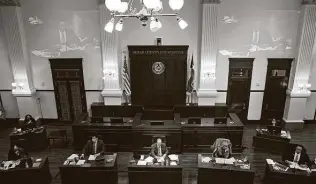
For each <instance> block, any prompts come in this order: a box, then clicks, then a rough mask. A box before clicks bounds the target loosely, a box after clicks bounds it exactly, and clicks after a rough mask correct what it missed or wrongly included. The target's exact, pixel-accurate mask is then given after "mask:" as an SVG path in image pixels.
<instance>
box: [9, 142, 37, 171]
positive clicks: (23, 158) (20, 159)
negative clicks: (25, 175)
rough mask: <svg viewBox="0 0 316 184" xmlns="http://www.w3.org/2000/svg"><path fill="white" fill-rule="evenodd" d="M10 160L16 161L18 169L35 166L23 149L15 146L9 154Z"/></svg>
mask: <svg viewBox="0 0 316 184" xmlns="http://www.w3.org/2000/svg"><path fill="white" fill-rule="evenodd" d="M8 160H10V161H16V167H17V168H30V167H32V166H33V160H32V158H30V157H29V156H28V153H27V152H25V151H24V149H23V148H21V147H18V146H17V145H14V146H13V147H12V148H11V149H10V150H9V153H8Z"/></svg>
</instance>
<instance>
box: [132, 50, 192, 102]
mask: <svg viewBox="0 0 316 184" xmlns="http://www.w3.org/2000/svg"><path fill="white" fill-rule="evenodd" d="M128 49H129V56H130V66H131V67H130V68H131V89H132V104H134V105H145V106H150V107H160V106H172V107H173V106H174V105H184V104H185V99H186V73H187V50H188V46H129V47H128Z"/></svg>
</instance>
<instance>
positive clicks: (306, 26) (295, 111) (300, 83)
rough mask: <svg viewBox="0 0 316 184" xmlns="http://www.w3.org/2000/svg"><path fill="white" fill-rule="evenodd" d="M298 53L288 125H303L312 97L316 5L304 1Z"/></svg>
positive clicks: (289, 93) (286, 117) (287, 105)
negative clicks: (311, 76) (308, 102)
mask: <svg viewBox="0 0 316 184" xmlns="http://www.w3.org/2000/svg"><path fill="white" fill-rule="evenodd" d="M300 16H301V17H300V22H301V26H300V30H299V36H298V38H299V40H298V52H297V57H296V60H295V61H294V63H293V64H292V73H291V77H290V81H289V90H288V91H287V99H286V103H285V109H284V116H283V119H284V121H286V122H287V123H303V120H304V115H305V108H306V102H307V98H308V97H310V95H311V91H310V87H311V86H310V84H309V76H310V71H311V66H312V63H313V55H315V54H316V53H315V50H316V24H315V22H316V3H315V1H307V0H306V1H303V2H302V11H301V15H300Z"/></svg>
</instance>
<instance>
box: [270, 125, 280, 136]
mask: <svg viewBox="0 0 316 184" xmlns="http://www.w3.org/2000/svg"><path fill="white" fill-rule="evenodd" d="M267 128H268V131H269V132H270V134H272V135H279V134H281V127H279V126H272V125H268V127H267Z"/></svg>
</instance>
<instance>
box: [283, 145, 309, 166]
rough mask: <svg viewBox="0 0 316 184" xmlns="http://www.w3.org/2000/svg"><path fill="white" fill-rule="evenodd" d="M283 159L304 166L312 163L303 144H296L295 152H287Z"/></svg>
mask: <svg viewBox="0 0 316 184" xmlns="http://www.w3.org/2000/svg"><path fill="white" fill-rule="evenodd" d="M283 160H284V161H285V162H286V163H288V164H293V163H296V164H299V165H303V166H310V165H311V161H310V159H309V156H308V154H307V153H306V150H305V149H304V148H303V146H302V145H296V147H295V151H294V152H288V153H285V155H284V156H283Z"/></svg>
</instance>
